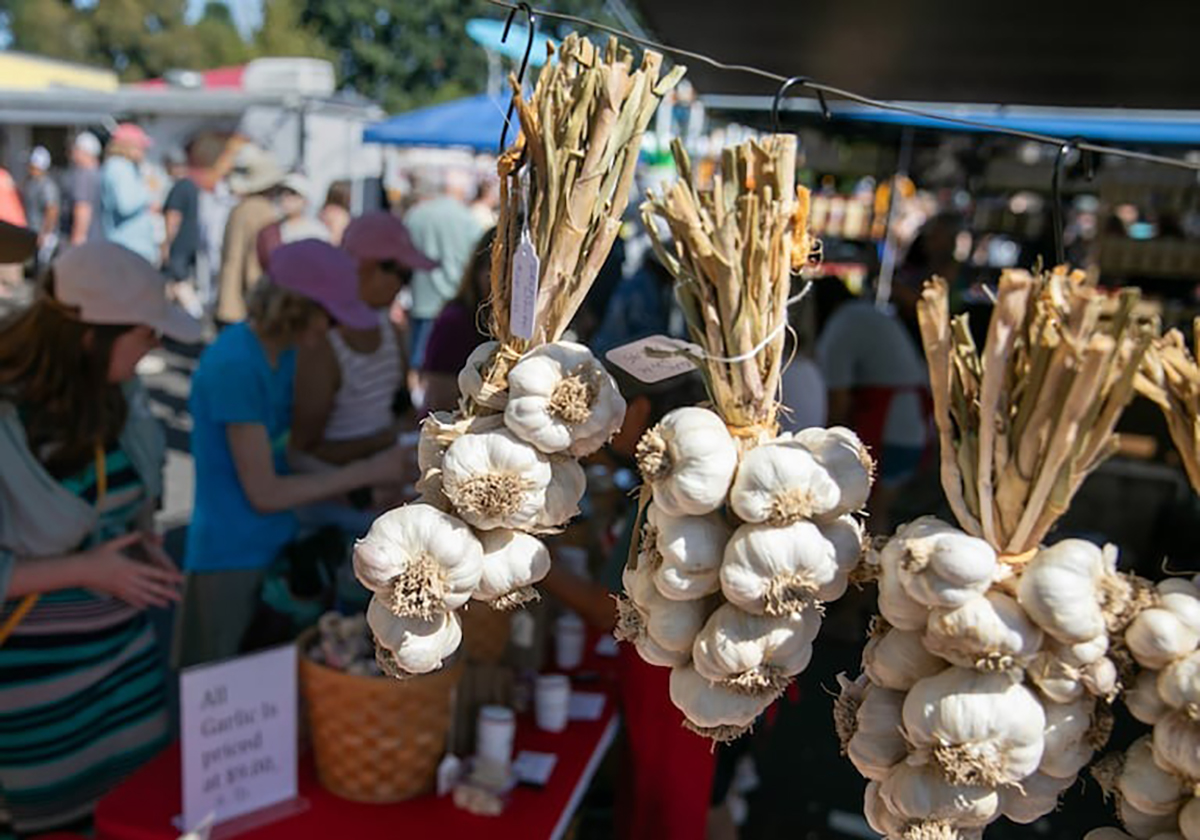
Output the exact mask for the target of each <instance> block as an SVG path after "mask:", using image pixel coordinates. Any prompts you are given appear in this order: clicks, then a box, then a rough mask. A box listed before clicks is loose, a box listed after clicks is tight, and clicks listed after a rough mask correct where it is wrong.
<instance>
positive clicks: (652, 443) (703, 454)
mask: <svg viewBox="0 0 1200 840" xmlns="http://www.w3.org/2000/svg"><path fill="white" fill-rule="evenodd" d="M637 461H638V467H639V469H640V470H641V472H642V476H643V477H644V478H645V479H646V481H647V482H649V483H650V485H651V487H652V488H653V489H654V501H655V502H656V503H657V504H658V506H659V507H660V508H662V510H663V511H664V512H665V513H668V514H670V515H671V516H702V515H703V514H706V513H712V512H713V511H714V510H716V509H717V508H719V507H721V505H723V504H724V503H725V495H726V494H727V493H728V492H729V485H730V483H732V481H733V473H734V470H736V469H737V465H738V451H737V445H736V444H734V442H733V438H732V437H731V436H730V434H729V430H728V429H726V428H725V422H724V421H723V420H722V419H721V418H720V417H718V416H717V415H716V414H715V413H713V412H711V411H709V410H708V409H706V408H696V407H692V406H689V407H686V408H677V409H675V410H674V411H672V412H670V413H668V414H667V415H666V416H665V417H663V419H662V420H660V421H659V422H658V425H656V426H654V427H653V428H652V429H650V430H649V431H648V432H646V434H645V435H643V436H642V439H641V441H639V442H638V446H637Z"/></svg>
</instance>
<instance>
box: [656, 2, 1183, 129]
mask: <svg viewBox="0 0 1200 840" xmlns="http://www.w3.org/2000/svg"><path fill="white" fill-rule="evenodd" d="M639 6H640V8H641V10H642V13H643V17H644V19H645V20H646V22H647V23H648V24H649V26H650V28H651V29H652V30H653V31H654V33H655V34H656V35H657V36H659V37H660V38H661V39H662V40H663V41H665V42H666V43H669V44H671V45H673V46H677V47H682V48H686V49H691V50H696V51H699V52H702V53H705V54H707V55H710V56H713V57H714V58H718V59H720V60H722V61H724V62H728V63H731V64H737V63H742V64H753V65H756V66H758V67H762V68H764V69H767V70H771V71H774V72H776V73H779V74H780V75H783V76H794V75H800V74H804V75H808V76H811V77H813V78H814V79H817V80H819V81H821V82H825V83H827V84H831V85H836V86H838V87H841V88H844V89H848V90H852V91H855V92H857V93H861V94H866V95H868V96H874V97H878V98H885V99H903V100H910V101H926V102H929V101H945V102H997V103H1006V104H1012V105H1057V106H1076V107H1087V108H1093V107H1101V108H1118V107H1134V108H1195V107H1196V102H1197V100H1196V90H1197V89H1198V88H1200V62H1197V61H1196V50H1195V36H1196V32H1198V31H1200V3H1195V2H1178V0H1146V2H1142V3H1138V4H1136V5H1132V6H1124V7H1121V8H1120V11H1119V12H1118V11H1115V10H1112V9H1109V8H1108V7H1105V6H1102V5H1096V4H1084V3H1078V2H1072V3H1053V2H1046V0H1008V2H1004V3H964V2H961V0H909V2H904V3H897V2H894V0H840V2H837V3H796V2H794V0H743V2H739V3H738V4H737V5H736V6H735V5H731V4H730V3H728V2H725V0H720V2H718V0H640V2H639ZM687 64H688V75H689V77H690V78H691V79H692V80H693V82H694V83H695V84H696V87H697V89H698V90H700V91H702V92H703V93H722V94H730V93H733V94H760V95H761V94H767V95H770V94H772V93H773V92H774V88H775V84H774V83H773V82H770V81H767V80H764V79H761V78H755V77H754V76H751V75H748V74H744V73H734V72H726V71H720V70H714V69H712V68H710V67H706V66H705V65H704V64H702V63H701V62H699V61H691V60H689V61H687ZM796 93H797V94H798V95H802V92H801V91H799V90H797V91H796Z"/></svg>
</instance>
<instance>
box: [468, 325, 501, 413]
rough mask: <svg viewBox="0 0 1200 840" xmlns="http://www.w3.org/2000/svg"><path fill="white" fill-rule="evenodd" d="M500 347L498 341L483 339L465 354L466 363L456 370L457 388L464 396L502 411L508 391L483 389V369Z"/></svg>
mask: <svg viewBox="0 0 1200 840" xmlns="http://www.w3.org/2000/svg"><path fill="white" fill-rule="evenodd" d="M499 349H500V343H499V342H498V341H485V342H483V344H480V345H479V346H478V347H476V348H475V349H474V350H473V351H471V355H470V356H467V363H466V365H464V366H463V369H462V370H460V371H459V372H458V390H459V393H461V394H462V395H463V396H464V397H467V398H468V399H471V400H473V401H474V402H476V403H478V404H479V405H482V406H486V407H487V408H491V409H495V410H496V411H503V410H504V407H505V406H506V405H507V404H508V391H507V390H498V389H495V388H488V389H486V391H485V389H484V384H483V369H484V367H485V366H486V365H487V364H488V363H489V362H490V361H491V359H492V356H493V355H495V353H496V351H497V350H499Z"/></svg>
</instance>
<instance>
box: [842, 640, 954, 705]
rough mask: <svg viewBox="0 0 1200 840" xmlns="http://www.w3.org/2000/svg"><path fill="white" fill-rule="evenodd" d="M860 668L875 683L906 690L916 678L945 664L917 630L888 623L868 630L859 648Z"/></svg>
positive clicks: (912, 684)
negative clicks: (869, 634)
mask: <svg viewBox="0 0 1200 840" xmlns="http://www.w3.org/2000/svg"><path fill="white" fill-rule="evenodd" d="M862 665H863V672H864V673H865V674H866V675H867V677H868V678H869V679H870V680H871V682H873V683H874V684H875V685H878V686H882V687H883V688H890V689H893V690H895V691H908V690H909V689H910V688H912V687H913V686H914V685H916V683H917V681H918V680H922V679H924V678H925V677H932V676H933V675H934V674H939V673H941V672H942V671H944V670H946V668H947V667H949V666H948V665H947V664H946V662H945V661H944V660H943V659H941V658H939V657H937V656H935V655H934V654H932V653H930V652H929V651H928V650H927V649H926V648H925V646H924V645H923V644H922V643H921V634H920V633H915V632H913V631H911V630H901V629H899V628H898V627H891V628H888V629H887V630H885V631H884V632H881V633H880V632H874V633H872V637H871V639H870V640H869V641H868V642H867V646H866V647H865V648H863V655H862Z"/></svg>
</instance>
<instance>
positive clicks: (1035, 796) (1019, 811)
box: [1000, 773, 1075, 825]
mask: <svg viewBox="0 0 1200 840" xmlns="http://www.w3.org/2000/svg"><path fill="white" fill-rule="evenodd" d="M1074 783H1075V777H1074V776H1071V777H1069V778H1066V779H1060V778H1055V777H1054V776H1048V775H1046V774H1045V773H1034V774H1033V775H1032V776H1030V777H1029V778H1027V779H1025V780H1024V781H1022V782H1021V785H1020V787H1016V786H1012V787H1002V788H1000V813H1001V814H1002V815H1003V816H1006V817H1008V818H1009V819H1010V820H1012V821H1013V822H1015V823H1017V824H1019V825H1029V824H1030V823H1032V822H1037V821H1038V820H1040V819H1041V818H1042V817H1044V816H1046V815H1047V814H1049V813H1052V812H1053V811H1054V809H1055V808H1057V807H1058V797H1059V795H1061V794H1062V792H1063V791H1064V790H1066V789H1067V788H1069V787H1070V786H1071V785H1073V784H1074Z"/></svg>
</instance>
